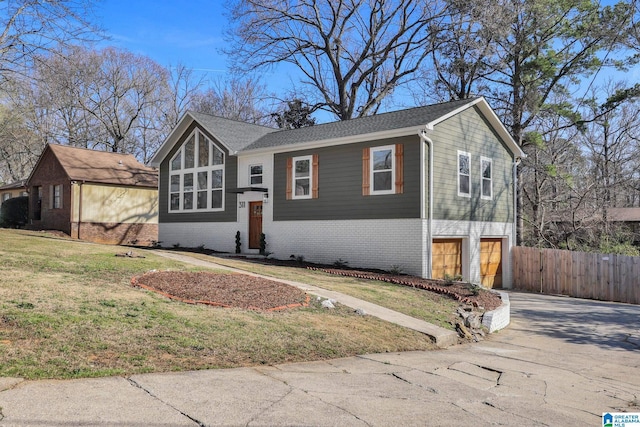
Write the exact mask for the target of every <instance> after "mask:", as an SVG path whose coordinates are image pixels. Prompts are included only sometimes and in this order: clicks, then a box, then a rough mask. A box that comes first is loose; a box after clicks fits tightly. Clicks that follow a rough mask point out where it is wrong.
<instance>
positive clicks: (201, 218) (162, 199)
mask: <svg viewBox="0 0 640 427" xmlns="http://www.w3.org/2000/svg"><path fill="white" fill-rule="evenodd" d="M196 127H197V128H198V129H199V130H200V131H201V132H202V133H203V134H204V135H206V136H207V138H209V139H210V140H212V141H213V142H214V144H216V145H217V146H218V148H220V149H221V150H222V151H223V152H224V155H225V173H224V189H225V194H224V198H225V199H224V211H220V212H189V213H169V161H170V160H171V158H172V157H173V155H174V154H175V153H176V151H178V150H179V149H180V147H182V144H184V143H185V140H186V138H187V137H189V135H191V132H193V130H194V129H195V128H196ZM237 177H238V158H237V157H235V156H230V155H229V151H228V150H227V149H226V148H225V147H224V146H223V145H222V144H220V143H219V142H218V141H217V140H216V139H215V138H214V137H213V136H212V135H211V134H210V133H208V132H207V131H206V130H204V129H203V128H202V127H200V126H197V124H196V123H195V122H194V123H193V124H192V125H191V126H189V128H188V129H187V131H186V132H184V133H183V134H182V136H181V137H180V139H179V140H178V142H177V143H176V144H175V145H174V146H173V147H172V148H171V151H170V152H169V154H168V155H167V157H165V158H164V159H162V162H161V163H160V182H159V195H158V197H159V199H158V202H159V205H160V206H159V222H161V223H173V222H235V221H236V220H237V209H236V206H237V204H238V203H237V199H238V197H237V195H236V194H233V193H229V192H228V191H229V189H231V188H236V187H237V179H238V178H237Z"/></svg>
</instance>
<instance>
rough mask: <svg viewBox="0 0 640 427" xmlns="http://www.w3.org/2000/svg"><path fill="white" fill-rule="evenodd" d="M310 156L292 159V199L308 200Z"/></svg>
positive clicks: (311, 177)
mask: <svg viewBox="0 0 640 427" xmlns="http://www.w3.org/2000/svg"><path fill="white" fill-rule="evenodd" d="M311 168H312V159H311V156H303V157H294V158H293V198H294V199H310V198H311V187H312V186H313V182H312V180H313V176H312V173H311Z"/></svg>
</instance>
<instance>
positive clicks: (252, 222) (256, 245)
mask: <svg viewBox="0 0 640 427" xmlns="http://www.w3.org/2000/svg"><path fill="white" fill-rule="evenodd" d="M261 234H262V202H249V249H260V235H261Z"/></svg>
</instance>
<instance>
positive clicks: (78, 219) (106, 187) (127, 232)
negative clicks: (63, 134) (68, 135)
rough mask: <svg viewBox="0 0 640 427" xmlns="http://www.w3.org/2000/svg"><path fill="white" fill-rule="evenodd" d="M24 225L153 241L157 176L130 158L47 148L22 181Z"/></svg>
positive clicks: (96, 238) (86, 236)
mask: <svg viewBox="0 0 640 427" xmlns="http://www.w3.org/2000/svg"><path fill="white" fill-rule="evenodd" d="M27 188H28V189H29V225H28V227H29V228H31V229H37V230H60V231H63V232H64V233H66V234H68V235H70V236H71V237H72V238H76V239H82V240H88V241H92V242H98V243H110V244H137V245H151V244H154V243H156V242H157V240H158V175H157V171H156V170H154V169H152V168H149V167H146V166H144V165H143V164H141V163H139V162H138V161H137V160H136V159H135V158H134V157H133V156H132V155H129V154H118V153H110V152H105V151H95V150H88V149H84V148H75V147H69V146H63V145H54V144H49V145H47V146H46V147H45V149H44V150H43V152H42V154H41V155H40V158H39V159H38V162H37V164H36V166H35V168H34V169H33V171H32V172H31V175H30V176H29V179H28V180H27Z"/></svg>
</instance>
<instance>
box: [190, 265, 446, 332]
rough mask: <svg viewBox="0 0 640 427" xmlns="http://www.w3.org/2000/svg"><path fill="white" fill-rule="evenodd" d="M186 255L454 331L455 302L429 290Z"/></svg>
mask: <svg viewBox="0 0 640 427" xmlns="http://www.w3.org/2000/svg"><path fill="white" fill-rule="evenodd" d="M189 255H191V256H194V257H197V258H200V259H207V260H210V261H212V262H215V263H217V264H220V265H225V266H228V267H234V268H239V269H242V270H245V271H250V272H252V273H258V274H264V275H267V276H271V277H276V278H280V279H286V280H294V281H299V282H303V283H308V284H310V285H314V286H318V287H321V288H324V289H329V290H332V291H337V292H341V293H344V294H347V295H351V296H354V297H356V298H360V299H363V300H365V301H369V302H372V303H375V304H378V305H381V306H383V307H387V308H390V309H392V310H396V311H398V312H400V313H404V314H406V315H408V316H412V317H415V318H417V319H422V320H425V321H426V322H429V323H433V324H434V325H438V326H440V327H443V328H446V329H450V330H454V326H453V325H455V319H456V315H455V314H454V313H455V310H456V308H457V307H458V303H457V302H456V301H454V300H453V299H450V298H446V297H443V296H440V295H437V294H434V293H432V292H429V291H424V290H421V289H416V288H411V287H408V286H401V285H394V284H391V283H387V282H380V281H375V280H363V279H357V278H351V277H345V276H336V275H332V274H328V273H323V272H319V271H313V270H308V269H306V268H302V267H300V268H296V267H288V266H286V267H282V266H274V265H265V264H260V263H255V262H250V261H245V260H240V259H237V258H236V259H234V258H221V257H212V256H208V255H203V254H189Z"/></svg>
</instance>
